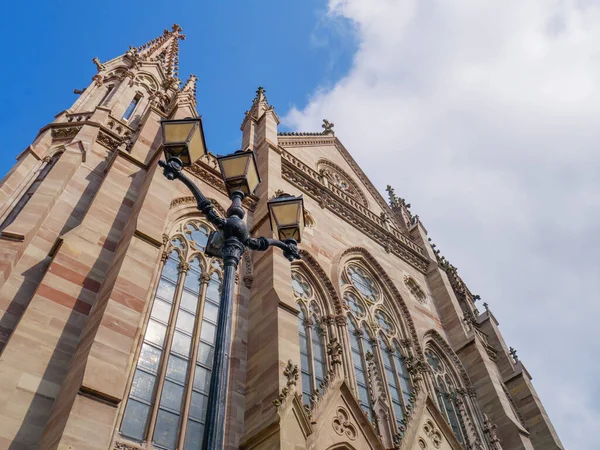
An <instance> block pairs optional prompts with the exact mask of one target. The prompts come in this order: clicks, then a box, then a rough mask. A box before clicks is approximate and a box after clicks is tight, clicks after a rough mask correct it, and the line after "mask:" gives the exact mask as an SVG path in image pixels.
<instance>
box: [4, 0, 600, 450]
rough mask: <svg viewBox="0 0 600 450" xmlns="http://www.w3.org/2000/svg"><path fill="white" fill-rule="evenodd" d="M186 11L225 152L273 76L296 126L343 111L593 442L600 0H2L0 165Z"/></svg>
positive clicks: (206, 110)
mask: <svg viewBox="0 0 600 450" xmlns="http://www.w3.org/2000/svg"><path fill="white" fill-rule="evenodd" d="M167 5H168V7H167ZM173 23H179V24H180V25H181V26H182V27H183V30H184V32H185V33H186V34H187V39H186V40H185V41H184V42H182V43H181V55H180V56H181V57H180V76H181V77H182V78H186V77H187V76H188V75H189V74H190V73H194V74H196V75H197V76H198V78H199V81H198V90H197V97H198V110H199V112H200V113H201V114H203V116H204V120H205V130H206V135H207V143H208V146H209V147H210V149H211V150H212V151H213V152H215V153H228V152H230V151H232V150H235V149H237V148H238V146H239V144H240V131H239V126H240V123H241V120H242V118H243V113H244V111H245V110H246V109H248V107H249V105H250V103H251V100H252V98H253V97H254V91H255V90H256V88H257V86H258V85H262V86H264V87H265V88H266V89H267V95H268V98H269V101H270V103H271V104H272V105H274V106H275V109H276V111H277V113H278V114H279V116H280V117H281V119H282V125H281V127H280V129H282V130H284V129H286V128H290V129H295V130H302V131H320V129H321V128H320V124H321V120H322V119H323V118H328V119H329V120H331V121H332V122H334V123H335V124H336V126H335V132H336V136H338V137H339V138H340V139H341V140H342V142H344V144H345V146H346V148H348V149H349V151H350V152H351V153H352V155H353V157H354V158H355V159H356V160H357V162H358V163H359V165H360V166H361V167H362V168H363V169H364V170H365V172H366V173H367V175H369V176H370V178H371V180H372V181H373V182H374V184H375V185H376V186H377V187H378V188H379V189H380V190H381V191H382V192H383V190H384V189H385V186H386V184H388V183H389V184H392V185H393V186H394V187H395V189H396V193H397V194H398V195H399V196H402V197H405V198H406V199H407V200H408V201H409V202H410V203H411V204H412V205H413V207H412V211H413V213H415V214H418V215H419V216H420V218H421V219H422V221H423V223H424V225H425V226H426V228H427V230H428V232H429V235H430V236H431V237H432V239H433V241H434V242H435V243H436V244H437V245H438V248H439V249H441V250H442V254H443V255H444V256H446V257H447V258H448V259H449V260H450V261H451V262H452V263H453V264H454V265H455V266H457V267H458V268H459V271H460V274H461V276H462V277H463V278H464V280H465V281H466V282H467V284H468V285H469V287H470V289H471V290H472V291H473V292H476V293H478V294H480V295H481V296H482V298H483V300H484V301H486V302H487V303H489V305H490V307H491V309H492V311H493V313H494V315H495V317H496V318H497V319H498V321H499V322H500V329H501V331H502V333H503V335H504V338H505V340H506V342H507V345H510V346H513V347H516V348H517V350H518V351H519V359H520V360H521V361H523V362H524V364H525V365H526V367H527V369H528V370H529V372H530V373H531V375H532V376H533V383H534V386H535V388H536V390H537V392H538V394H539V396H540V398H541V399H542V401H543V402H544V406H545V407H546V410H547V412H548V414H549V416H550V418H551V419H552V421H553V423H554V425H555V427H556V429H557V431H558V434H559V436H560V438H561V439H562V441H563V444H564V446H565V448H567V449H571V448H574V449H578V450H588V449H589V450H592V449H596V448H597V447H598V446H597V443H596V442H594V441H593V437H592V435H591V434H590V430H595V429H597V428H598V424H600V408H599V407H598V405H599V404H600V403H599V402H598V399H599V398H600V397H599V396H600V391H599V389H598V380H599V379H600V364H598V363H597V361H596V360H597V359H596V358H594V355H597V354H599V353H600V330H599V328H598V325H597V321H598V317H600V302H598V300H597V298H598V294H597V293H598V292H600V278H599V277H598V274H599V273H600V260H599V259H598V257H597V254H598V253H599V252H600V184H599V183H598V173H600V152H599V151H598V142H600V83H599V81H598V80H600V58H598V43H599V42H600V6H599V5H598V2H597V0H577V1H560V2H559V1H554V2H549V1H548V0H527V1H523V0H504V1H502V2H482V1H480V0H431V1H426V2H424V1H422V0H328V1H325V0H322V1H317V0H302V1H295V2H293V1H289V0H288V1H281V0H279V1H258V2H249V1H237V2H233V1H221V2H219V1H214V2H200V1H195V2H174V3H167V2H164V1H163V2H157V1H145V2H139V3H138V4H136V5H133V4H132V2H121V3H116V2H104V3H101V4H98V3H90V2H64V1H53V2H42V1H39V0H38V1H37V2H29V3H26V2H3V3H2V6H0V30H2V31H1V33H2V35H3V36H4V38H5V39H4V45H3V65H2V69H3V70H1V71H0V86H2V100H3V102H2V106H3V108H2V109H0V119H1V120H0V133H1V135H2V138H3V140H2V145H1V147H0V151H1V157H0V175H3V174H4V173H5V172H6V171H7V170H8V169H9V168H10V167H11V166H12V164H13V163H14V157H15V156H16V155H17V154H19V153H20V152H21V151H22V150H23V149H24V148H25V147H26V146H27V145H29V144H30V143H31V141H32V140H33V139H34V137H35V135H36V131H37V130H38V129H39V128H41V127H42V126H44V125H45V124H47V123H48V122H50V121H51V120H52V118H53V116H54V115H55V114H56V113H58V112H60V111H61V110H64V109H66V108H68V107H69V106H70V105H71V104H72V103H73V102H74V101H75V99H76V96H75V95H74V94H73V93H72V92H73V89H74V88H83V87H85V86H86V85H87V84H88V83H89V82H90V79H91V77H92V75H93V74H94V73H95V72H96V69H95V67H94V65H93V64H92V62H91V59H92V58H93V57H94V56H98V57H99V58H100V60H101V61H105V60H107V59H110V58H113V57H115V56H117V55H119V54H122V53H123V52H124V51H125V50H126V49H127V48H128V46H129V45H134V46H138V45H140V44H142V43H144V42H146V41H148V40H150V39H152V38H154V37H155V36H157V35H159V34H161V33H162V30H163V29H164V28H168V27H170V26H171V25H172V24H173ZM479 306H480V308H481V305H479ZM590 355H592V356H591V357H590ZM592 434H593V433H592Z"/></svg>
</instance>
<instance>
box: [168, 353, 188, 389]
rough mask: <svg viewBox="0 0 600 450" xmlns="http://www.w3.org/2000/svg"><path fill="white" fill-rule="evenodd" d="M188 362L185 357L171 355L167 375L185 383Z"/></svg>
mask: <svg viewBox="0 0 600 450" xmlns="http://www.w3.org/2000/svg"><path fill="white" fill-rule="evenodd" d="M187 367H188V362H187V360H185V359H183V358H179V357H178V356H175V355H171V356H169V363H168V365H167V373H166V375H167V377H168V378H170V379H171V380H174V381H179V382H180V383H185V377H186V374H187Z"/></svg>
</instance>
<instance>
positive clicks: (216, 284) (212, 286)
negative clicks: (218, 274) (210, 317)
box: [206, 278, 221, 304]
mask: <svg viewBox="0 0 600 450" xmlns="http://www.w3.org/2000/svg"><path fill="white" fill-rule="evenodd" d="M220 287H221V282H220V281H219V280H218V279H217V280H215V279H214V278H211V280H210V281H209V282H208V288H207V289H206V297H207V298H210V299H211V300H213V301H214V302H215V303H217V304H218V303H220V301H219V300H220V298H221V297H220V296H221V294H220V293H219V288H220Z"/></svg>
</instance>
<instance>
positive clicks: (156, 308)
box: [150, 298, 171, 323]
mask: <svg viewBox="0 0 600 450" xmlns="http://www.w3.org/2000/svg"><path fill="white" fill-rule="evenodd" d="M170 315H171V304H170V303H167V302H163V301H162V300H160V299H158V298H157V299H155V300H154V304H153V305H152V312H151V313H150V317H152V318H153V319H157V320H160V321H161V322H164V323H168V322H169V316H170Z"/></svg>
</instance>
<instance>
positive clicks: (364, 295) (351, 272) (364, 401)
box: [340, 260, 412, 431]
mask: <svg viewBox="0 0 600 450" xmlns="http://www.w3.org/2000/svg"><path fill="white" fill-rule="evenodd" d="M340 283H341V285H342V296H343V299H344V303H345V306H346V311H347V325H348V338H349V343H350V352H351V356H352V362H353V369H354V375H355V379H356V385H357V386H356V387H357V395H358V398H359V403H360V405H361V408H362V409H363V410H364V411H365V412H366V413H367V414H369V416H370V418H371V420H373V419H374V414H375V413H374V411H373V404H372V399H371V398H370V395H369V388H368V386H369V384H368V383H369V380H368V379H367V376H366V375H367V355H368V354H369V353H370V354H373V356H374V362H375V369H376V370H377V371H378V373H379V374H381V380H382V381H384V384H385V385H386V387H387V395H386V397H387V399H389V401H390V405H389V406H390V409H391V414H390V420H391V423H390V426H392V427H393V428H395V429H396V430H397V431H400V430H402V429H403V427H402V421H403V420H404V417H405V414H406V411H407V406H408V405H409V403H410V396H411V394H412V384H411V380H410V376H409V374H408V371H407V369H406V364H405V355H404V354H403V352H402V350H401V348H400V345H399V344H398V340H399V339H402V338H403V337H404V336H402V333H401V327H400V326H398V325H397V324H396V323H395V320H394V319H393V315H392V314H390V313H389V312H388V311H389V309H388V308H389V300H388V299H387V294H385V293H384V290H383V289H382V287H381V285H380V284H379V283H378V282H377V281H376V280H375V278H374V277H373V276H372V275H371V272H370V270H368V269H367V268H366V267H365V266H363V265H362V264H361V262H360V261H358V260H353V261H350V262H349V263H348V264H347V265H346V266H345V267H344V269H343V271H342V276H341V279H340Z"/></svg>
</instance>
